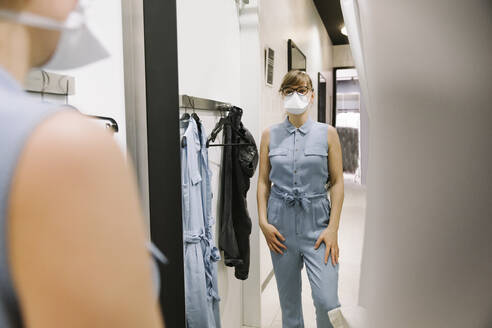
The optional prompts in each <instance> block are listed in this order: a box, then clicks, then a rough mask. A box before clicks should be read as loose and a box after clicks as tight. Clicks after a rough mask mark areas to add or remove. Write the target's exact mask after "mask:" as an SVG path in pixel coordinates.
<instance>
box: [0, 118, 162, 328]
mask: <svg viewBox="0 0 492 328" xmlns="http://www.w3.org/2000/svg"><path fill="white" fill-rule="evenodd" d="M9 209H10V211H9V250H10V251H9V254H10V263H11V272H12V276H13V280H14V284H15V286H16V289H17V293H18V295H19V299H20V303H21V307H22V313H23V317H24V322H25V325H26V326H27V327H35V328H48V327H49V328H53V327H72V328H76V327H92V328H96V327H162V319H161V317H160V314H159V310H158V304H157V302H156V298H155V295H154V294H153V289H152V281H151V266H150V264H151V263H150V258H149V255H148V254H147V252H146V249H145V242H146V238H145V233H144V223H143V219H142V214H141V208H140V204H139V202H138V195H137V188H136V184H135V179H134V176H133V174H132V173H131V170H130V169H129V167H128V166H127V165H126V163H125V160H124V158H123V156H122V154H121V152H120V150H119V148H118V146H117V145H116V143H115V142H114V141H113V139H112V137H111V136H110V134H109V133H108V132H107V131H104V130H103V129H102V128H101V127H99V126H97V125H96V124H95V123H93V122H89V121H88V120H86V119H83V118H82V117H81V116H80V115H78V114H76V113H67V112H63V113H58V114H56V115H54V116H53V117H51V118H49V119H47V120H46V121H45V122H43V123H42V124H41V125H40V126H39V127H38V128H37V129H36V131H34V133H33V135H32V136H31V138H30V139H29V140H28V142H27V144H26V147H25V149H24V151H23V153H22V156H21V158H20V161H19V165H18V168H17V170H16V173H15V176H14V179H13V184H12V193H11V198H10V205H9Z"/></svg>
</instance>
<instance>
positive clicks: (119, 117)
mask: <svg viewBox="0 0 492 328" xmlns="http://www.w3.org/2000/svg"><path fill="white" fill-rule="evenodd" d="M87 18H88V22H87V23H88V25H89V27H90V28H91V30H92V31H93V32H94V34H95V35H96V36H97V37H98V38H99V39H100V40H101V42H102V43H103V45H104V46H105V47H106V49H107V50H108V51H109V53H110V54H111V56H110V57H109V58H107V59H105V60H102V61H100V62H97V63H94V64H91V65H89V66H85V67H82V68H79V69H75V70H69V71H62V72H58V73H61V74H67V75H71V76H73V77H75V95H73V96H69V103H70V104H71V105H73V106H75V107H76V108H77V109H78V110H80V111H81V112H82V113H84V114H91V115H102V116H109V117H112V118H114V119H115V120H116V121H117V122H118V126H119V132H118V133H116V134H115V138H116V140H117V142H118V144H119V145H120V147H121V149H122V151H123V152H124V153H125V154H126V121H125V87H124V74H123V38H122V24H121V1H119V0H105V1H93V2H92V5H91V6H90V7H89V9H88V11H87Z"/></svg>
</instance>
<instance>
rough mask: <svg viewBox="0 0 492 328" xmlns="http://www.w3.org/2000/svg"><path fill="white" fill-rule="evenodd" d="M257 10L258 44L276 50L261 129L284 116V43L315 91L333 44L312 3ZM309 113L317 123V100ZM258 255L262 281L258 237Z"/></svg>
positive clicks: (264, 267) (271, 3) (299, 0)
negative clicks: (294, 50) (299, 55)
mask: <svg viewBox="0 0 492 328" xmlns="http://www.w3.org/2000/svg"><path fill="white" fill-rule="evenodd" d="M259 10H260V41H261V45H262V47H265V46H269V47H271V48H273V49H274V50H275V68H274V78H273V87H269V86H266V85H265V82H264V80H263V79H262V82H261V107H260V128H261V130H263V129H265V128H267V127H268V126H270V125H271V124H274V123H277V122H280V121H282V120H283V119H284V117H285V116H284V114H285V110H284V109H283V107H282V103H281V98H280V95H279V93H278V89H279V87H280V84H281V80H282V78H283V76H284V75H285V74H286V73H287V40H288V39H292V40H293V41H294V42H295V44H296V45H297V46H298V47H299V48H300V49H301V50H302V52H303V53H304V55H306V61H307V64H306V65H307V73H308V74H309V75H310V76H311V79H312V80H313V87H314V88H315V89H316V88H317V86H318V85H317V84H318V83H317V79H318V77H317V76H318V72H321V73H323V75H324V76H325V77H326V78H327V79H328V80H331V77H332V43H331V40H330V38H329V36H328V33H327V32H326V29H325V27H324V25H323V22H322V21H321V18H320V16H319V14H318V11H317V10H316V7H315V5H314V3H313V1H312V0H296V1H282V2H280V1H278V0H261V1H260V8H259ZM262 64H264V62H263V60H262ZM262 72H263V69H262ZM327 82H328V81H327ZM330 86H331V84H330V83H329V82H328V83H327V90H328V94H327V97H326V99H327V106H326V107H327V110H330V108H331V107H330V105H329V103H328V102H329V101H330V100H331V98H330V96H331V90H332V89H331V87H330ZM315 92H317V90H315ZM309 110H310V115H311V117H312V118H313V119H314V120H317V97H315V103H314V105H313V106H312V107H311V108H310V109H309ZM260 253H261V264H260V268H261V275H260V276H261V281H262V282H263V281H264V280H265V278H267V276H268V274H269V273H270V272H271V270H272V269H273V267H272V263H271V257H270V251H269V249H268V246H267V245H266V242H265V239H264V238H263V236H261V238H260Z"/></svg>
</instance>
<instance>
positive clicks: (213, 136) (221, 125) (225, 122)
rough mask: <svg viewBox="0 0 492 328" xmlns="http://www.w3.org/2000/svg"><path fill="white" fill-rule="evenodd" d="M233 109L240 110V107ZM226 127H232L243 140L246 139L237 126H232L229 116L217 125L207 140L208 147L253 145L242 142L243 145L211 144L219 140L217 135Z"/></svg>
mask: <svg viewBox="0 0 492 328" xmlns="http://www.w3.org/2000/svg"><path fill="white" fill-rule="evenodd" d="M232 109H240V108H239V107H235V106H234V107H232ZM225 125H230V126H231V128H232V129H233V130H234V131H235V132H236V133H237V134H238V135H239V136H240V137H242V138H243V139H246V135H245V134H244V133H243V132H241V131H240V130H238V129H237V128H236V127H235V126H233V125H232V124H231V121H230V118H229V116H227V117H221V119H220V120H219V122H218V123H217V124H216V125H215V128H214V129H213V130H212V132H211V133H210V136H209V137H208V139H207V143H206V147H207V148H209V147H220V146H250V145H252V143H250V142H241V143H227V144H210V143H211V142H214V141H215V139H216V138H217V135H218V134H219V132H220V131H222V129H223V128H224V126H225Z"/></svg>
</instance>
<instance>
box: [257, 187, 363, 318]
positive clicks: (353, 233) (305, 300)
mask: <svg viewBox="0 0 492 328" xmlns="http://www.w3.org/2000/svg"><path fill="white" fill-rule="evenodd" d="M352 181H353V179H350V178H348V177H346V179H345V200H344V204H343V209H342V216H341V218H340V231H339V241H338V242H339V247H340V271H339V284H338V295H339V298H340V303H341V304H342V306H354V305H357V303H358V293H359V277H360V264H361V258H362V239H363V235H364V222H365V207H366V190H365V187H363V186H360V185H359V184H355V183H354V182H352ZM302 276H303V280H302V304H303V312H304V324H305V327H306V328H316V318H315V310H314V305H313V302H312V298H311V288H310V286H309V280H308V278H307V275H306V270H303V272H302ZM261 321H262V327H264V328H281V327H282V315H281V312H280V305H279V300H278V294H277V285H276V282H275V277H273V278H272V280H271V281H270V283H269V284H268V286H267V288H265V290H264V291H263V293H262V320H261Z"/></svg>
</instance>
